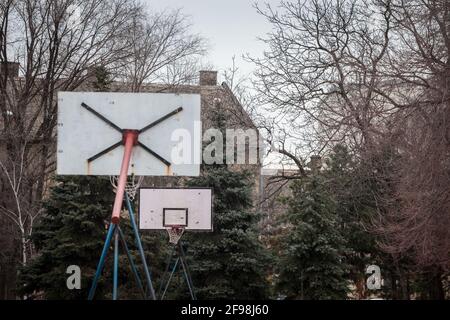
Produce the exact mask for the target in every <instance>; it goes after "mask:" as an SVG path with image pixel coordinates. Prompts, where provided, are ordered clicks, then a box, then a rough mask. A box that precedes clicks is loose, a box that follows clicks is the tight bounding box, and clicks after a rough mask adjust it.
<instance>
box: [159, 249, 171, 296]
mask: <svg viewBox="0 0 450 320" xmlns="http://www.w3.org/2000/svg"><path fill="white" fill-rule="evenodd" d="M174 254H175V246H174V247H173V248H172V251H171V252H170V255H169V257H168V259H167V262H166V270H164V273H163V276H162V277H161V283H160V285H159V289H158V295H157V297H161V291H162V289H163V286H164V283H165V281H166V275H167V274H168V273H169V268H170V262H171V261H172V258H173V255H174ZM161 300H162V299H161Z"/></svg>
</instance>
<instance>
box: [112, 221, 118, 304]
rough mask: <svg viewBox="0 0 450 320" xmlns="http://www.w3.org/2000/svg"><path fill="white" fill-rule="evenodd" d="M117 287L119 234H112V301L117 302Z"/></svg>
mask: <svg viewBox="0 0 450 320" xmlns="http://www.w3.org/2000/svg"><path fill="white" fill-rule="evenodd" d="M118 285H119V233H118V232H117V227H116V231H115V233H114V270H113V300H117V291H118Z"/></svg>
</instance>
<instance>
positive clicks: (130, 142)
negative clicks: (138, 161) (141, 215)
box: [111, 130, 139, 224]
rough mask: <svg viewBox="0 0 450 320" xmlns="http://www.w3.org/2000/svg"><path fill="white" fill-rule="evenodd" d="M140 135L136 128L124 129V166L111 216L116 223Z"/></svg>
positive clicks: (121, 169)
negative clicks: (135, 146) (131, 160)
mask: <svg viewBox="0 0 450 320" xmlns="http://www.w3.org/2000/svg"><path fill="white" fill-rule="evenodd" d="M138 135H139V133H138V132H137V131H136V130H124V133H123V140H124V145H125V151H124V153H123V159H122V167H121V168H120V176H119V182H118V184H117V190H116V198H115V200H114V207H113V212H112V218H111V221H112V223H114V224H118V223H119V220H120V211H121V209H122V205H123V196H124V193H125V184H126V183H127V177H128V167H129V165H130V159H131V152H132V151H133V146H134V145H135V144H136V142H137V138H138Z"/></svg>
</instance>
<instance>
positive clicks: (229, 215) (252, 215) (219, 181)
mask: <svg viewBox="0 0 450 320" xmlns="http://www.w3.org/2000/svg"><path fill="white" fill-rule="evenodd" d="M212 118H213V124H214V125H215V128H217V129H219V130H220V131H221V132H222V133H223V136H224V137H225V134H224V133H225V125H226V113H225V112H224V111H223V110H221V109H220V108H216V112H215V113H214V114H213V117H212ZM224 154H225V153H224ZM223 162H224V163H216V164H212V165H205V164H204V165H203V170H202V175H201V176H200V177H197V178H193V179H191V180H189V181H188V182H187V185H188V186H191V187H194V186H198V187H211V188H212V189H213V195H214V201H213V226H214V231H213V232H212V233H203V234H202V233H197V234H193V233H192V234H187V235H186V236H185V237H184V238H183V239H186V245H187V249H188V251H187V255H188V259H189V263H190V267H191V274H192V277H193V284H194V287H195V290H196V294H197V298H198V299H263V298H266V297H267V296H268V287H269V285H268V282H267V279H266V270H267V265H268V263H269V256H268V254H267V252H266V251H265V248H264V247H263V245H262V243H261V242H260V241H259V239H258V233H257V223H258V220H259V214H258V213H257V212H254V210H253V208H252V205H253V203H252V186H253V185H252V183H251V180H250V174H249V173H248V172H245V171H232V170H230V168H229V166H228V165H227V164H225V161H223Z"/></svg>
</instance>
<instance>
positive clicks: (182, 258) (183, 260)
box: [178, 240, 197, 300]
mask: <svg viewBox="0 0 450 320" xmlns="http://www.w3.org/2000/svg"><path fill="white" fill-rule="evenodd" d="M178 250H179V255H180V261H181V266H182V267H183V272H184V276H185V278H186V282H187V285H188V288H189V292H190V294H191V298H192V300H197V297H196V295H195V291H194V285H193V283H192V278H191V274H190V272H189V269H188V265H187V262H186V255H185V254H184V249H183V245H182V244H181V240H180V241H178Z"/></svg>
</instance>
